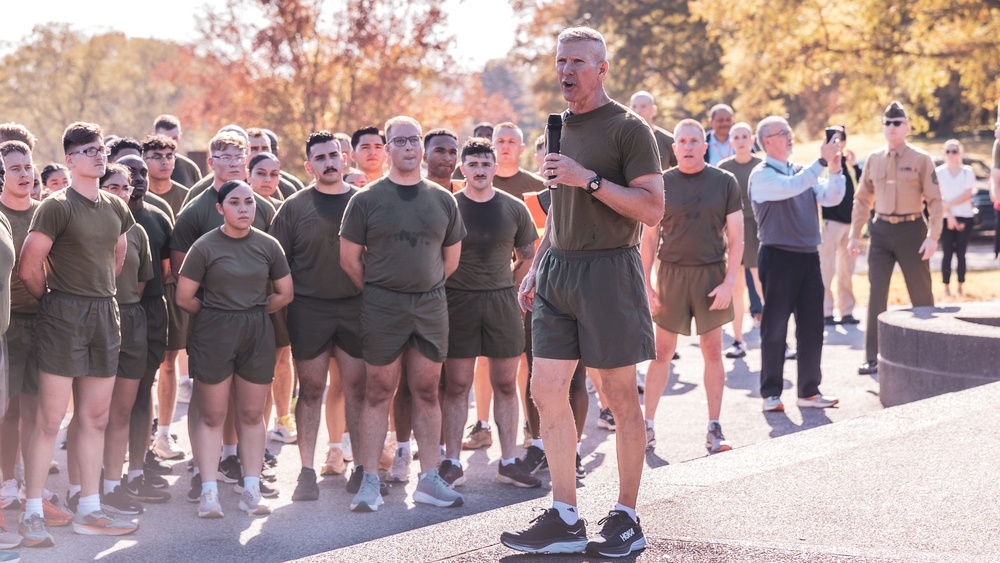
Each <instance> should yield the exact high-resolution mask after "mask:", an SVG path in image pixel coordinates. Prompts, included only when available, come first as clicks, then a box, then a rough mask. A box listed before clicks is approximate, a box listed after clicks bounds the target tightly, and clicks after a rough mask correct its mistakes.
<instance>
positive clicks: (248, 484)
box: [243, 477, 260, 492]
mask: <svg viewBox="0 0 1000 563" xmlns="http://www.w3.org/2000/svg"><path fill="white" fill-rule="evenodd" d="M243 488H244V489H246V490H248V491H258V492H260V477H244V478H243Z"/></svg>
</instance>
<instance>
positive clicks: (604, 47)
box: [559, 26, 608, 62]
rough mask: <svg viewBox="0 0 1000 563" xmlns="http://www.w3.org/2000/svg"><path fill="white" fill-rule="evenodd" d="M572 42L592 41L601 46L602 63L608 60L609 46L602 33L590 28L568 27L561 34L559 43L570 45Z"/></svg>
mask: <svg viewBox="0 0 1000 563" xmlns="http://www.w3.org/2000/svg"><path fill="white" fill-rule="evenodd" d="M570 41H592V42H594V43H599V44H600V45H601V49H600V55H601V61H600V62H603V61H606V60H608V44H607V42H605V41H604V36H603V35H601V32H600V31H597V30H596V29H593V28H590V27H583V26H578V27H568V28H566V29H564V30H562V33H560V34H559V43H569V42H570Z"/></svg>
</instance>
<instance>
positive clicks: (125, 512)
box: [101, 485, 142, 516]
mask: <svg viewBox="0 0 1000 563" xmlns="http://www.w3.org/2000/svg"><path fill="white" fill-rule="evenodd" d="M101 510H103V511H104V512H106V513H108V514H117V515H119V516H138V515H140V514H142V505H141V504H139V503H138V502H136V501H135V500H134V499H133V498H132V497H130V496H129V495H128V493H126V492H125V487H123V486H121V485H118V486H117V487H115V490H114V491H112V492H110V493H106V494H103V495H101Z"/></svg>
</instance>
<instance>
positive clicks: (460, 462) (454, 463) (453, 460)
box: [447, 457, 462, 467]
mask: <svg viewBox="0 0 1000 563" xmlns="http://www.w3.org/2000/svg"><path fill="white" fill-rule="evenodd" d="M447 460H448V461H450V462H451V463H452V465H454V466H455V467H462V461H461V460H458V459H455V458H453V457H449V458H447Z"/></svg>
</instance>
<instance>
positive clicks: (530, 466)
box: [521, 446, 549, 475]
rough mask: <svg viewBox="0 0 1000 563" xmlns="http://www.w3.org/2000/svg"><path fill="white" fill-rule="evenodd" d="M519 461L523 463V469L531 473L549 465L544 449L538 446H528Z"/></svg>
mask: <svg viewBox="0 0 1000 563" xmlns="http://www.w3.org/2000/svg"><path fill="white" fill-rule="evenodd" d="M521 463H522V464H524V470H525V471H527V472H528V473H529V474H531V475H534V474H535V473H538V471H539V470H542V469H545V468H546V467H548V466H549V462H548V460H546V459H545V450H543V449H542V448H539V447H538V446H530V447H529V448H528V451H527V452H525V454H524V457H522V458H521Z"/></svg>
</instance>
